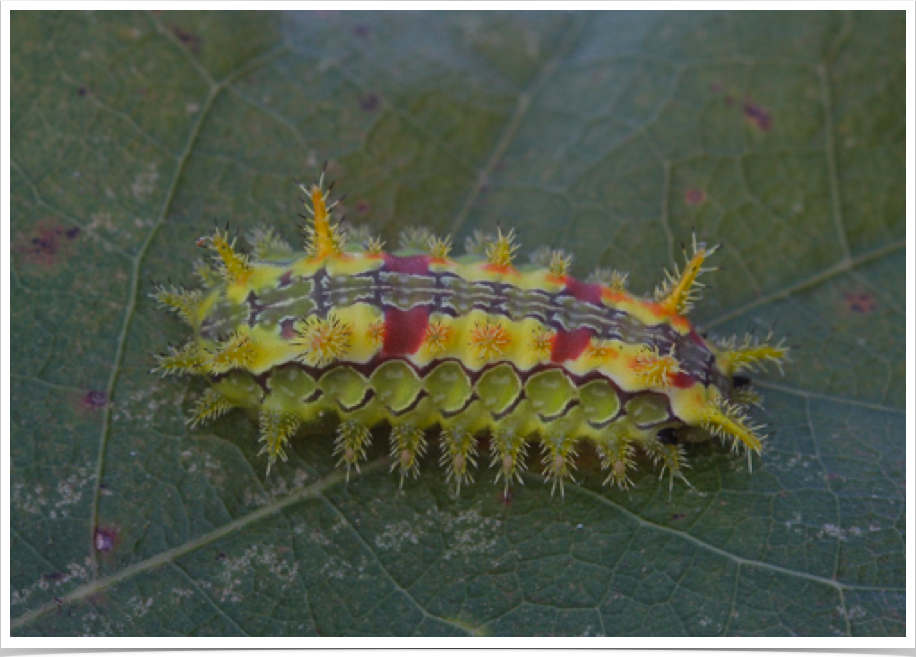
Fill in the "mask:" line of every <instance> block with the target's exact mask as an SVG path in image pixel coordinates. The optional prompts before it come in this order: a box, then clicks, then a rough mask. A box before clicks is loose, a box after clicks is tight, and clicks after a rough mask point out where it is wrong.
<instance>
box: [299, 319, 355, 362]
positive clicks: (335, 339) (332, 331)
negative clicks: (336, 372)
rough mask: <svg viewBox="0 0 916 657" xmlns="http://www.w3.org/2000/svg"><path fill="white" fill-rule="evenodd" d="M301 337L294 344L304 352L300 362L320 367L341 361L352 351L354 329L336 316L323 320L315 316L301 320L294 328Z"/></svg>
mask: <svg viewBox="0 0 916 657" xmlns="http://www.w3.org/2000/svg"><path fill="white" fill-rule="evenodd" d="M294 329H295V331H296V333H297V334H298V335H299V339H298V340H294V341H293V344H294V345H295V346H297V347H302V348H303V349H304V351H303V352H302V354H300V355H299V360H300V361H301V362H303V363H306V364H307V365H313V366H316V367H320V366H322V365H327V364H329V363H332V362H334V361H335V360H340V359H341V358H343V357H344V356H346V355H347V352H349V351H350V339H351V337H352V336H353V329H352V327H351V326H350V324H349V323H348V322H343V321H341V320H339V319H338V318H337V317H335V316H334V315H328V317H327V319H321V318H320V317H315V316H314V315H312V316H310V317H308V318H307V319H305V320H301V319H300V320H299V321H298V322H296V325H295V327H294Z"/></svg>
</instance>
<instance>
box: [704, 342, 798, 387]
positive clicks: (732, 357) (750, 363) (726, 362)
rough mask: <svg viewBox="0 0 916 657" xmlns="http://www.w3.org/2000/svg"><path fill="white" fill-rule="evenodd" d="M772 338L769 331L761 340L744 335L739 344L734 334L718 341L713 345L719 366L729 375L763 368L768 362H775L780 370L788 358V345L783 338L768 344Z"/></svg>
mask: <svg viewBox="0 0 916 657" xmlns="http://www.w3.org/2000/svg"><path fill="white" fill-rule="evenodd" d="M772 339H773V334H772V333H770V334H768V335H767V336H766V337H765V338H763V340H759V339H758V338H756V337H753V336H750V335H746V336H744V339H743V340H742V341H741V343H740V344H739V343H738V339H737V338H736V337H735V336H732V337H730V338H728V339H727V340H721V341H719V342H718V343H717V344H715V345H714V349H715V352H716V359H717V361H718V363H719V367H721V368H722V370H723V371H724V372H726V373H727V374H728V375H729V376H731V375H733V374H737V373H738V372H747V371H754V370H759V369H763V367H764V366H765V365H766V364H767V363H768V362H769V363H775V364H776V367H778V368H779V371H780V372H782V364H783V363H784V362H786V361H788V359H789V347H787V346H785V344H784V343H785V340H784V339H783V340H780V341H779V342H778V343H777V344H770V341H771V340H772Z"/></svg>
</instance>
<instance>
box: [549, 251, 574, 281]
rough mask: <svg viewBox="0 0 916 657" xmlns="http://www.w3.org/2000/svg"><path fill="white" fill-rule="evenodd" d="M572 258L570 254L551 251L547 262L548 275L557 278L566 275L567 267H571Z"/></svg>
mask: <svg viewBox="0 0 916 657" xmlns="http://www.w3.org/2000/svg"><path fill="white" fill-rule="evenodd" d="M572 260H573V257H572V255H569V254H566V253H564V252H562V251H557V250H554V251H551V253H550V262H549V263H548V264H547V269H548V270H549V271H550V275H551V276H555V277H557V278H563V277H564V276H566V275H567V274H568V273H569V268H570V267H572Z"/></svg>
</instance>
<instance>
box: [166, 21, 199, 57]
mask: <svg viewBox="0 0 916 657" xmlns="http://www.w3.org/2000/svg"><path fill="white" fill-rule="evenodd" d="M169 29H170V30H172V34H174V35H175V36H176V37H178V40H179V41H181V42H182V43H183V44H184V45H186V46H187V47H188V49H189V50H190V51H191V52H197V51H198V50H200V46H201V45H202V44H203V39H202V38H200V37H199V36H197V35H196V34H191V33H190V32H186V31H185V30H183V29H181V27H179V26H178V25H172V26H170V27H169Z"/></svg>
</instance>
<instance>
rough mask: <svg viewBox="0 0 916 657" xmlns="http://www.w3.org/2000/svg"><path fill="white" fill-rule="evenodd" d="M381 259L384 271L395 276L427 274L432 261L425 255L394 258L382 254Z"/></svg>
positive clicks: (387, 254) (388, 254)
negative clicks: (383, 260)
mask: <svg viewBox="0 0 916 657" xmlns="http://www.w3.org/2000/svg"><path fill="white" fill-rule="evenodd" d="M382 257H383V258H385V271H390V272H394V273H397V274H428V273H429V262H430V260H432V257H431V256H426V255H414V256H396V255H391V254H390V253H383V254H382ZM424 330H425V329H424Z"/></svg>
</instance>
